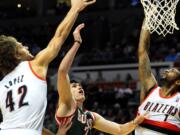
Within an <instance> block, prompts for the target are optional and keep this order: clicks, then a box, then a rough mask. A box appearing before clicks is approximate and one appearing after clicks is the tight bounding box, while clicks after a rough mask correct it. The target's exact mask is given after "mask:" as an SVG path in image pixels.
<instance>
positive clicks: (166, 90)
mask: <svg viewBox="0 0 180 135" xmlns="http://www.w3.org/2000/svg"><path fill="white" fill-rule="evenodd" d="M176 92H177V91H176V88H175V87H174V86H173V85H172V86H170V87H167V86H164V87H162V88H161V90H160V94H161V95H162V96H164V97H170V96H172V95H173V94H175V93H176Z"/></svg>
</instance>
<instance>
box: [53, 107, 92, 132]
mask: <svg viewBox="0 0 180 135" xmlns="http://www.w3.org/2000/svg"><path fill="white" fill-rule="evenodd" d="M71 117H73V118H72V126H71V128H70V129H69V130H68V132H67V134H66V135H92V131H91V129H92V127H93V123H94V120H95V117H94V115H93V112H90V111H84V110H82V109H80V108H77V109H76V111H75V113H74V114H73V115H71V116H69V117H56V121H57V123H58V124H60V123H61V124H65V122H67V121H68V119H70V118H71Z"/></svg>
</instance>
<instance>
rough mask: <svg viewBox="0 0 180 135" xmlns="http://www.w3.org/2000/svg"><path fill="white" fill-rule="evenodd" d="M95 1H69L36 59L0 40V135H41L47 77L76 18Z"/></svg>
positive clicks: (13, 42) (20, 47)
mask: <svg viewBox="0 0 180 135" xmlns="http://www.w3.org/2000/svg"><path fill="white" fill-rule="evenodd" d="M93 3H95V0H91V1H84V0H71V4H72V6H71V9H70V11H69V12H68V14H67V16H66V17H65V19H64V20H63V21H62V23H61V24H60V25H59V26H58V28H57V30H56V33H55V35H54V37H53V38H52V39H51V41H50V42H49V44H48V46H47V47H46V48H45V49H44V50H42V51H41V52H40V53H38V54H37V55H36V56H35V57H33V56H32V55H31V53H30V52H29V51H28V48H27V47H26V46H23V45H22V43H20V42H18V41H17V40H16V39H15V38H14V37H9V36H4V35H2V36H0V72H2V74H3V79H2V80H1V82H0V97H1V98H0V108H1V111H2V115H3V122H2V123H1V124H0V135H41V132H42V126H43V120H44V114H45V110H46V105H47V100H46V94H47V84H46V79H45V78H46V74H47V69H48V65H49V63H50V62H51V61H52V60H53V59H54V58H55V57H56V56H57V54H58V52H59V50H60V49H61V46H62V44H63V43H64V41H65V39H66V38H67V36H68V34H69V32H70V30H71V28H72V26H73V24H74V22H75V20H76V18H77V16H78V14H79V12H80V11H82V10H83V9H84V8H85V7H86V6H88V5H91V4H93Z"/></svg>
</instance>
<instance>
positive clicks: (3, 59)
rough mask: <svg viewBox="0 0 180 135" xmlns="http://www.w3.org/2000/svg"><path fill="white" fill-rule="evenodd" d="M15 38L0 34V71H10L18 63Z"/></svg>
mask: <svg viewBox="0 0 180 135" xmlns="http://www.w3.org/2000/svg"><path fill="white" fill-rule="evenodd" d="M16 42H17V40H16V39H15V38H14V37H11V36H5V35H1V36H0V72H1V73H2V74H4V73H5V74H7V73H9V72H11V71H12V70H13V69H14V68H15V67H16V66H17V65H18V63H19V61H18V59H17V58H16V52H17V49H16Z"/></svg>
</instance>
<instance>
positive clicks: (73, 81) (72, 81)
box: [70, 80, 80, 83]
mask: <svg viewBox="0 0 180 135" xmlns="http://www.w3.org/2000/svg"><path fill="white" fill-rule="evenodd" d="M70 83H80V82H78V81H76V80H71V81H70Z"/></svg>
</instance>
